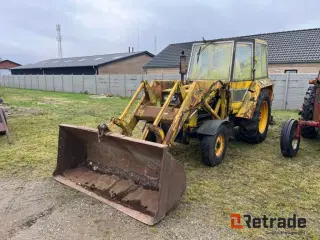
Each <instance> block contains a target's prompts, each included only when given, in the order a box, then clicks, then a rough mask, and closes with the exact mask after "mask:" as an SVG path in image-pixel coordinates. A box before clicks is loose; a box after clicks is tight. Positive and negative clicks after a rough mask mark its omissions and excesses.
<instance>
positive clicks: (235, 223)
mask: <svg viewBox="0 0 320 240" xmlns="http://www.w3.org/2000/svg"><path fill="white" fill-rule="evenodd" d="M230 219H231V228H235V229H241V228H243V226H242V225H241V215H240V214H239V213H231V214H230Z"/></svg>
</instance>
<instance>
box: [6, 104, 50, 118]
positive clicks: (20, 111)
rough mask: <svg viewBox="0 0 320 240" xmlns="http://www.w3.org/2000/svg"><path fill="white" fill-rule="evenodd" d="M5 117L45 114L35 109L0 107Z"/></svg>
mask: <svg viewBox="0 0 320 240" xmlns="http://www.w3.org/2000/svg"><path fill="white" fill-rule="evenodd" d="M1 107H2V108H3V109H4V111H5V113H6V115H7V116H26V115H44V114H45V112H44V111H42V110H40V109H36V108H29V107H13V106H8V105H6V106H1Z"/></svg>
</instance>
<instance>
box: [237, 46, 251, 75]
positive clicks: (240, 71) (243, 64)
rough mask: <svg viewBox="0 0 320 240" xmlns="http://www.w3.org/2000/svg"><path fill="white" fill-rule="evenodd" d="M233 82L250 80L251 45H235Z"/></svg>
mask: <svg viewBox="0 0 320 240" xmlns="http://www.w3.org/2000/svg"><path fill="white" fill-rule="evenodd" d="M233 80H234V81H245V80H252V43H237V44H236V54H235V62H234V74H233Z"/></svg>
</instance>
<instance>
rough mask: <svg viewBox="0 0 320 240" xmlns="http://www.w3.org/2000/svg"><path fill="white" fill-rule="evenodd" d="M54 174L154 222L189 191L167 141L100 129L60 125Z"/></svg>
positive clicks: (151, 223)
mask: <svg viewBox="0 0 320 240" xmlns="http://www.w3.org/2000/svg"><path fill="white" fill-rule="evenodd" d="M53 176H54V178H55V179H56V180H57V181H59V182H61V183H63V184H65V185H68V186H70V187H72V188H74V189H77V190H79V191H81V192H83V193H86V194H87V195H89V196H91V197H94V198H96V199H98V200H100V201H102V202H104V203H106V204H108V205H110V206H112V207H114V208H116V209H118V210H120V211H121V212H124V213H125V214H128V215H129V216H131V217H133V218H135V219H137V220H139V221H141V222H143V223H146V224H148V225H154V224H155V223H157V222H158V221H160V220H161V219H162V218H163V217H164V216H165V215H166V213H167V212H168V211H169V210H170V209H171V208H172V207H173V205H174V204H175V203H177V201H178V200H179V199H180V198H181V196H182V195H183V193H184V191H185V189H186V175H185V171H184V168H183V167H182V165H181V164H179V163H178V162H177V161H176V160H175V159H174V157H172V156H171V155H170V153H169V152H168V147H167V146H166V145H163V144H158V143H153V142H148V141H144V140H138V139H135V138H131V137H126V136H124V135H121V134H116V133H108V134H107V135H105V136H103V137H102V138H100V141H98V134H97V129H93V128H86V127H77V126H72V125H60V131H59V148H58V159H57V167H56V169H55V171H54V173H53Z"/></svg>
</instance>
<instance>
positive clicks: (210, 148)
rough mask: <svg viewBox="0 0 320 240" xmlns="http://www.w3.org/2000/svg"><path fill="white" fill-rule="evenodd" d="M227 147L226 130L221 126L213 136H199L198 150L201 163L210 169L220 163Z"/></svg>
mask: <svg viewBox="0 0 320 240" xmlns="http://www.w3.org/2000/svg"><path fill="white" fill-rule="evenodd" d="M227 145H228V138H227V128H226V126H224V125H221V126H220V127H219V128H218V129H217V132H216V134H215V135H214V136H211V135H201V136H200V149H201V154H202V162H203V163H204V164H206V165H208V166H210V167H214V166H216V165H218V164H220V163H221V161H222V159H223V157H224V155H225V154H226V150H227Z"/></svg>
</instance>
